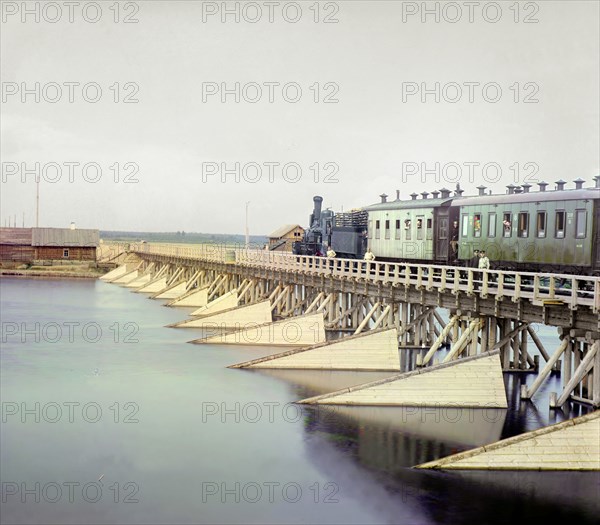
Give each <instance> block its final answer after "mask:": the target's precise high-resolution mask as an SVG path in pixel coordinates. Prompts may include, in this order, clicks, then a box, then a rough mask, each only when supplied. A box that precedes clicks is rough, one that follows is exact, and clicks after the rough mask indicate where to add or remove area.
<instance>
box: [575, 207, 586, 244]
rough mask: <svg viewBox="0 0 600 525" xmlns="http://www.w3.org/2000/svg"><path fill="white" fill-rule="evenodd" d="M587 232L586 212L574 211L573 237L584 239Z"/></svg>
mask: <svg viewBox="0 0 600 525" xmlns="http://www.w3.org/2000/svg"><path fill="white" fill-rule="evenodd" d="M586 230H587V211H586V210H575V237H576V238H577V239H585V232H586Z"/></svg>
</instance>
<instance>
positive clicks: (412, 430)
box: [0, 278, 600, 525]
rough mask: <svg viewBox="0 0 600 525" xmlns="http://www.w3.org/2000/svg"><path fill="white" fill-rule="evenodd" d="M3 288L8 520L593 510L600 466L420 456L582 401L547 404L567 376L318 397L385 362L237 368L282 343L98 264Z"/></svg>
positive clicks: (527, 516) (521, 515)
mask: <svg viewBox="0 0 600 525" xmlns="http://www.w3.org/2000/svg"><path fill="white" fill-rule="evenodd" d="M0 297H1V316H2V351H1V354H0V358H1V361H0V364H1V370H0V372H1V375H0V379H1V383H0V397H1V401H2V427H1V436H0V437H1V441H0V452H1V453H0V459H1V464H2V468H1V478H2V511H1V516H0V518H1V519H0V521H1V522H2V523H44V524H49V523H90V524H92V523H93V524H99V523H127V524H128V523H147V524H168V523H340V524H351V523H360V524H363V523H365V524H366V523H398V524H403V525H404V524H406V525H412V524H437V523H439V524H451V523H477V524H487V523H490V524H496V523H498V524H500V523H509V522H515V523H519V522H527V523H549V522H550V520H552V519H558V520H568V522H569V523H578V524H581V523H594V522H596V520H597V516H598V512H599V511H600V508H599V505H598V501H599V500H600V492H599V487H600V484H599V475H598V473H548V472H545V473H539V472H533V473H521V474H515V473H511V472H495V473H494V472H480V473H456V472H453V473H442V472H431V471H421V470H415V469H412V468H411V467H413V466H414V465H417V464H419V463H423V462H425V461H430V460H433V459H437V458H439V457H443V456H446V455H448V454H452V453H455V452H458V451H461V450H466V449H469V448H472V447H475V446H480V445H483V444H486V443H491V442H493V441H497V440H498V439H502V438H505V437H509V436H512V435H515V434H519V433H522V432H525V431H528V430H533V429H536V428H539V427H541V426H545V425H547V424H551V423H554V422H558V421H561V420H563V419H565V418H568V417H572V416H575V415H581V414H583V413H585V409H582V408H580V407H579V408H578V407H576V408H574V409H571V412H568V411H567V410H564V411H550V410H549V409H548V400H547V398H548V395H549V392H550V391H553V390H554V391H558V390H559V383H558V378H556V377H552V378H551V379H550V380H549V381H548V382H547V383H546V384H545V386H544V388H543V389H542V390H540V392H539V393H538V394H537V395H536V397H535V399H534V402H533V403H531V402H524V403H521V402H520V401H519V398H518V392H519V386H520V382H521V381H523V380H526V381H528V382H531V381H533V379H534V377H533V376H525V375H523V376H518V375H506V376H505V381H506V382H507V387H508V388H507V391H508V396H509V405H510V408H509V409H508V410H466V409H463V410H460V409H422V410H419V409H414V408H412V409H408V408H392V407H389V408H387V407H343V408H342V407H338V408H314V407H305V406H301V405H295V404H293V403H294V402H295V401H297V400H299V399H302V398H305V397H309V396H312V395H316V394H320V393H325V392H327V391H332V390H334V389H338V388H342V387H345V386H349V385H353V384H359V383H363V382H366V381H369V380H372V379H378V378H381V377H386V376H387V375H390V374H387V373H372V372H352V373H347V372H310V371H269V372H261V371H247V370H239V369H228V368H226V367H227V365H230V364H234V363H237V362H241V361H246V360H248V359H251V358H253V357H258V356H261V355H265V354H267V353H271V352H272V351H273V349H264V348H263V349H257V348H252V347H233V346H217V345H215V346H208V345H192V344H186V342H187V341H190V340H192V339H195V338H197V337H199V336H201V335H202V334H201V332H200V331H198V330H194V329H174V328H166V327H165V325H168V324H170V323H174V322H176V321H180V320H182V319H184V318H185V317H186V315H187V313H188V312H189V310H182V309H176V308H165V307H162V306H161V302H160V301H152V300H148V298H147V296H146V295H143V294H137V293H131V291H130V290H128V289H126V288H122V287H119V286H117V285H112V284H107V283H104V282H101V281H88V280H81V281H79V280H49V279H17V278H14V279H13V278H3V279H0ZM538 333H539V335H540V337H541V338H542V340H543V341H544V342H545V344H547V347H548V348H549V349H552V348H553V347H554V346H555V345H556V341H557V338H556V335H555V334H556V331H555V329H552V328H547V327H539V332H538ZM531 346H533V345H531Z"/></svg>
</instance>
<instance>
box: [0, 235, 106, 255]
mask: <svg viewBox="0 0 600 525" xmlns="http://www.w3.org/2000/svg"><path fill="white" fill-rule="evenodd" d="M99 243H100V235H99V232H98V230H80V229H76V228H73V227H72V228H0V261H1V262H15V263H23V264H30V263H34V262H35V263H42V264H43V263H45V264H52V263H53V262H54V263H58V264H62V263H64V262H68V261H95V260H96V249H97V248H98V245H99Z"/></svg>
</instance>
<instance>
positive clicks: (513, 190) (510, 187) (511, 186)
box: [506, 184, 516, 195]
mask: <svg viewBox="0 0 600 525" xmlns="http://www.w3.org/2000/svg"><path fill="white" fill-rule="evenodd" d="M515 188H516V186H515V185H514V184H509V185H508V186H506V189H507V190H508V194H509V195H512V194H513V193H515Z"/></svg>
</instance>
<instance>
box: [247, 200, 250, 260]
mask: <svg viewBox="0 0 600 525" xmlns="http://www.w3.org/2000/svg"><path fill="white" fill-rule="evenodd" d="M249 204H250V201H247V202H246V250H247V249H248V248H249V247H250V233H249V230H248V205H249Z"/></svg>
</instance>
